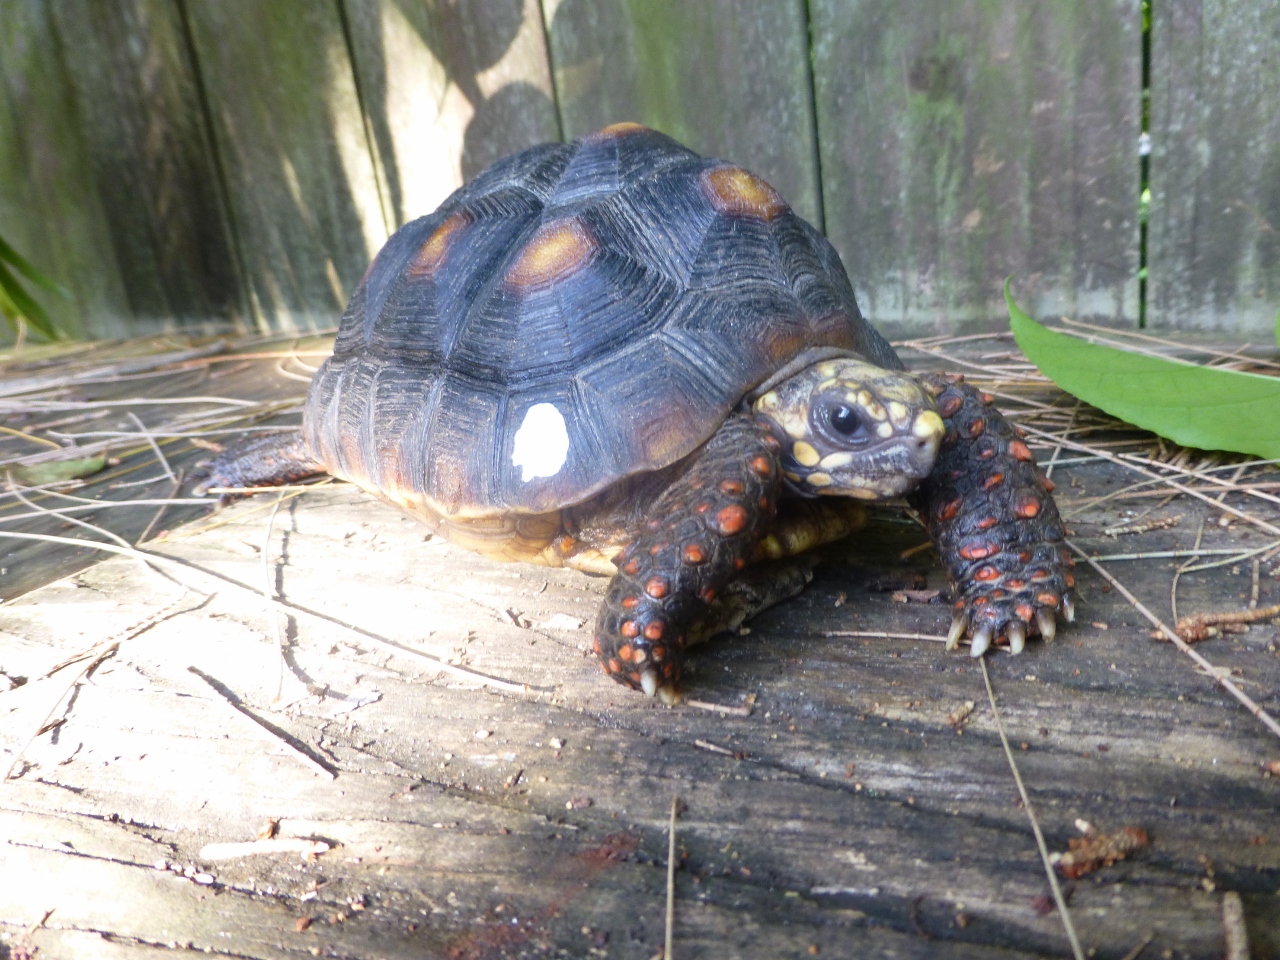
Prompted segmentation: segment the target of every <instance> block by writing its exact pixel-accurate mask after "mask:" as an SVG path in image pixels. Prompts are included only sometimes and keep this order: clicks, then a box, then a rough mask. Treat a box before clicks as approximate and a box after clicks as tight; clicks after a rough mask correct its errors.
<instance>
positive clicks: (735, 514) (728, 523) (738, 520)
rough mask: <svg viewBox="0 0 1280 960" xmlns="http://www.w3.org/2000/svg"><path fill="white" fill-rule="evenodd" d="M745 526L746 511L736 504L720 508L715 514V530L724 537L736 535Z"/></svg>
mask: <svg viewBox="0 0 1280 960" xmlns="http://www.w3.org/2000/svg"><path fill="white" fill-rule="evenodd" d="M746 525H747V511H746V510H744V509H743V508H742V507H740V506H738V505H737V504H736V503H731V504H730V505H729V506H727V507H721V508H720V511H719V512H718V513H717V514H716V529H717V530H719V531H720V532H721V533H722V534H724V535H725V536H732V535H733V534H735V533H738V532H739V531H740V530H741V529H742V528H743V527H745V526H746Z"/></svg>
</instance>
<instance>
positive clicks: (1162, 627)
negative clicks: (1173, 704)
mask: <svg viewBox="0 0 1280 960" xmlns="http://www.w3.org/2000/svg"><path fill="white" fill-rule="evenodd" d="M1067 546H1069V547H1070V548H1071V549H1072V550H1073V551H1074V552H1075V554H1076V555H1077V556H1078V557H1080V559H1082V560H1084V561H1085V563H1087V564H1089V566H1091V567H1093V569H1094V570H1096V571H1097V572H1098V573H1099V574H1101V575H1102V577H1103V578H1104V579H1105V580H1106V581H1107V582H1108V583H1110V584H1111V586H1113V587H1114V588H1115V589H1116V590H1118V591H1119V592H1120V595H1121V596H1123V597H1124V598H1125V599H1126V600H1128V601H1129V603H1130V604H1131V605H1132V606H1133V608H1134V609H1135V610H1137V611H1138V612H1139V613H1140V614H1142V615H1143V616H1144V617H1146V619H1147V622H1148V623H1150V624H1151V625H1152V626H1153V627H1155V628H1156V629H1157V630H1159V631H1160V632H1161V633H1162V634H1163V635H1164V636H1165V637H1166V638H1167V639H1168V640H1169V641H1170V642H1171V643H1173V644H1174V646H1176V647H1177V648H1178V649H1179V650H1181V651H1182V652H1183V653H1185V654H1186V655H1187V656H1189V657H1190V658H1191V659H1192V660H1194V661H1195V662H1196V663H1197V664H1198V665H1199V666H1200V668H1201V669H1203V670H1204V671H1205V672H1206V673H1207V674H1208V675H1209V676H1211V677H1213V679H1214V680H1216V681H1217V682H1218V683H1219V684H1221V686H1222V688H1223V689H1224V690H1226V691H1227V692H1228V693H1229V694H1231V695H1232V696H1233V697H1235V698H1236V699H1237V700H1239V701H1240V703H1241V704H1243V705H1244V707H1245V709H1246V710H1248V711H1249V712H1250V713H1252V714H1253V715H1254V716H1255V717H1257V718H1258V719H1259V720H1261V721H1262V723H1263V724H1264V725H1265V726H1266V728H1267V729H1268V730H1270V731H1271V732H1272V733H1274V734H1275V735H1276V736H1277V737H1280V723H1277V722H1276V719H1275V717H1273V716H1271V714H1269V713H1267V711H1265V710H1263V709H1262V707H1260V706H1258V704H1257V703H1255V702H1254V701H1253V698H1252V697H1250V696H1249V695H1248V694H1247V693H1245V692H1244V691H1243V690H1241V689H1240V688H1239V687H1237V686H1236V685H1235V684H1234V683H1232V682H1231V679H1230V678H1229V677H1227V676H1226V675H1225V674H1224V673H1223V671H1221V670H1219V669H1218V668H1217V667H1215V666H1214V665H1213V664H1211V663H1210V662H1209V661H1208V660H1206V659H1205V658H1204V657H1202V656H1200V654H1198V653H1197V652H1196V651H1195V650H1193V649H1191V645H1190V644H1188V643H1187V642H1186V641H1185V640H1183V639H1182V638H1181V637H1180V636H1178V635H1177V634H1176V633H1174V632H1173V631H1172V630H1170V629H1169V627H1168V625H1166V624H1165V622H1164V621H1163V620H1161V619H1160V618H1159V617H1157V616H1156V615H1155V614H1154V613H1152V612H1151V611H1150V610H1148V609H1147V608H1146V607H1145V606H1144V605H1143V603H1142V601H1140V600H1139V599H1138V598H1137V597H1135V596H1134V595H1133V594H1132V593H1130V592H1129V590H1128V588H1126V587H1125V585H1124V584H1122V583H1121V582H1120V581H1119V580H1117V579H1116V578H1115V577H1113V576H1112V575H1111V574H1109V573H1108V572H1107V571H1106V570H1104V569H1103V568H1102V566H1101V565H1100V564H1097V563H1095V562H1094V560H1093V558H1092V557H1090V556H1089V555H1088V554H1087V553H1085V552H1084V551H1083V550H1081V549H1080V548H1079V547H1078V546H1076V545H1075V544H1074V543H1072V542H1071V541H1070V540H1068V541H1067Z"/></svg>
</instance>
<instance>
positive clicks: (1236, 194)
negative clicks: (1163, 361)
mask: <svg viewBox="0 0 1280 960" xmlns="http://www.w3.org/2000/svg"><path fill="white" fill-rule="evenodd" d="M1152 12H1153V15H1154V17H1155V20H1154V23H1153V24H1152V32H1151V46H1152V65H1151V77H1152V81H1151V134H1152V141H1153V152H1152V157H1151V220H1150V258H1149V265H1150V281H1149V287H1148V290H1149V294H1150V306H1149V307H1148V310H1147V317H1148V320H1149V323H1150V324H1151V326H1153V327H1164V328H1183V329H1200V330H1203V329H1212V330H1231V331H1233V332H1235V333H1238V334H1239V335H1241V336H1265V337H1267V338H1270V336H1271V332H1270V331H1271V328H1272V326H1273V325H1274V323H1275V321H1276V319H1277V316H1278V315H1280V2H1277V0H1254V2H1251V3H1232V2H1229V0H1162V2H1160V3H1156V4H1153V6H1152Z"/></svg>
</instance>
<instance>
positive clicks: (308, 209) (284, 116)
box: [186, 0, 389, 330]
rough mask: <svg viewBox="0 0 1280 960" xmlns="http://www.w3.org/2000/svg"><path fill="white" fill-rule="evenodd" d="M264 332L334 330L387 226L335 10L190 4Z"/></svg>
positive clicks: (286, 4)
mask: <svg viewBox="0 0 1280 960" xmlns="http://www.w3.org/2000/svg"><path fill="white" fill-rule="evenodd" d="M186 11H187V14H188V16H189V22H190V28H191V35H192V38H193V40H194V46H195V49H196V54H197V59H198V62H199V67H200V74H201V78H202V80H203V83H204V88H205V92H206V95H207V98H208V109H209V115H210V117H211V119H212V123H213V130H214V137H215V141H216V144H217V149H218V152H219V156H220V157H221V161H222V165H223V168H224V170H225V171H226V177H227V192H228V195H229V198H230V205H231V211H232V217H233V223H234V229H235V232H236V238H237V241H238V244H239V248H240V252H241V258H242V261H243V263H244V266H245V271H246V274H247V277H248V283H249V290H250V297H251V299H252V306H253V310H254V313H255V317H256V320H257V322H258V324H259V325H260V326H263V327H274V328H277V329H285V330H287V329H316V328H323V327H327V326H332V325H333V324H335V323H336V322H337V320H338V317H339V315H340V314H341V312H342V309H343V307H344V306H345V305H346V301H347V298H348V297H350V295H351V293H352V291H353V290H354V289H355V286H356V284H357V283H358V282H359V280H360V277H361V275H362V274H363V273H364V270H365V267H366V266H368V263H369V259H370V258H371V257H372V255H373V254H374V253H375V252H376V251H377V249H378V247H379V246H381V244H382V242H383V241H384V240H385V239H386V237H387V234H388V229H389V225H388V224H387V223H386V221H385V218H384V216H383V212H382V202H381V198H380V196H379V191H378V184H377V178H376V176H375V173H374V165H373V160H372V157H371V155H370V151H369V140H368V137H367V136H366V132H365V125H364V120H363V117H362V114H361V111H360V103H359V98H358V96H357V93H356V84H355V79H354V76H353V74H352V70H351V60H350V57H349V56H348V53H347V43H346V38H345V31H344V30H343V26H342V19H341V17H340V15H339V9H338V7H337V5H336V4H319V3H312V2H309V0H277V2H273V3H269V4H266V3H261V4H260V3H225V2H222V0H191V2H189V3H187V4H186Z"/></svg>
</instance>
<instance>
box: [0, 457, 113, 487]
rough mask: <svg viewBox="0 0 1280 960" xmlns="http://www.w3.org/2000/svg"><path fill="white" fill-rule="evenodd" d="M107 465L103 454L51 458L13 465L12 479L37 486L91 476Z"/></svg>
mask: <svg viewBox="0 0 1280 960" xmlns="http://www.w3.org/2000/svg"><path fill="white" fill-rule="evenodd" d="M106 465H107V458H106V457H105V456H99V457H83V458H81V459H79V460H51V461H49V462H48V463H32V464H28V465H27V466H24V467H15V468H14V471H13V476H14V479H15V480H17V481H18V482H19V483H24V484H26V485H27V486H29V487H38V486H41V485H42V484H46V483H56V482H57V481H59V480H79V479H80V478H81V477H88V476H92V475H93V474H95V473H97V472H98V471H99V470H101V469H102V468H103V467H105V466H106Z"/></svg>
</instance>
